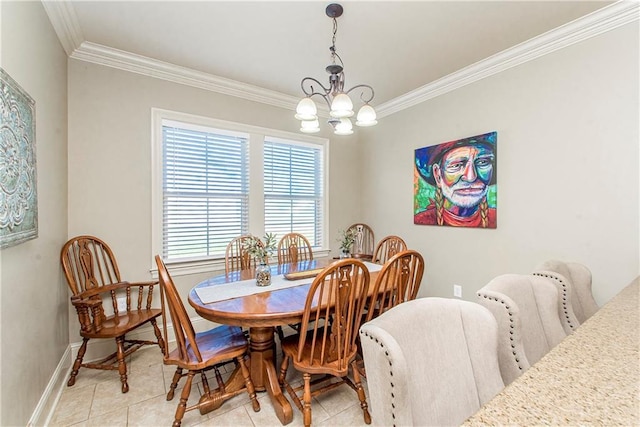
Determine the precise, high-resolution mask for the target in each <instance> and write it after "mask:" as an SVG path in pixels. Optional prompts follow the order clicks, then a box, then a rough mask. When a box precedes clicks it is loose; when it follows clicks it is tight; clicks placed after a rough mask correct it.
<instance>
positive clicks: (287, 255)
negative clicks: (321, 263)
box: [278, 233, 313, 264]
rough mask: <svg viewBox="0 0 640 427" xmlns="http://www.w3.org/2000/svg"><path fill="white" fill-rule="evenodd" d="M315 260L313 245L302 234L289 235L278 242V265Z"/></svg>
mask: <svg viewBox="0 0 640 427" xmlns="http://www.w3.org/2000/svg"><path fill="white" fill-rule="evenodd" d="M311 260H313V251H312V250H311V244H310V243H309V240H307V238H306V237H304V236H303V235H302V234H300V233H288V234H285V235H284V236H282V238H281V239H280V241H279V242H278V264H289V263H295V262H299V261H311Z"/></svg>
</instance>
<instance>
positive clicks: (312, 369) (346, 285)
mask: <svg viewBox="0 0 640 427" xmlns="http://www.w3.org/2000/svg"><path fill="white" fill-rule="evenodd" d="M368 290H369V271H368V270H367V268H366V267H365V266H364V264H363V263H362V262H361V261H359V260H357V259H355V258H349V259H343V260H340V261H336V262H334V263H332V264H330V265H329V266H328V267H326V268H325V269H324V270H323V271H322V272H321V273H320V274H318V275H317V276H316V278H315V279H314V281H313V283H312V284H311V286H310V288H309V292H308V294H307V299H306V303H305V306H304V311H303V316H302V322H301V328H300V331H304V332H302V333H300V334H297V335H292V336H288V337H286V338H284V339H283V340H282V342H281V347H282V353H283V360H282V365H281V367H280V376H279V378H278V381H279V383H280V385H281V386H282V387H284V389H285V390H287V393H288V394H289V395H290V396H291V399H292V400H293V402H294V404H295V405H296V407H297V408H298V409H299V410H300V411H302V414H303V421H304V425H305V426H310V425H311V398H312V397H314V396H317V395H318V394H320V393H324V392H327V391H329V390H333V389H334V388H336V387H337V386H339V385H342V384H347V385H349V386H350V387H351V388H352V389H353V390H355V391H356V393H357V395H358V399H359V400H360V407H361V408H362V412H363V416H364V421H365V423H367V424H370V423H371V416H370V415H369V410H368V406H367V400H366V396H365V392H364V389H363V387H362V382H361V378H360V374H359V373H358V369H357V368H356V364H355V361H356V354H357V343H356V338H357V336H358V329H359V328H360V325H361V323H362V313H363V309H364V304H365V299H366V296H367V292H368ZM290 364H291V365H293V368H294V369H295V370H297V371H299V372H301V373H302V378H303V381H304V382H303V384H302V385H300V386H298V387H295V388H294V387H293V386H292V385H291V384H289V382H288V381H287V375H286V374H287V370H288V368H289V366H290ZM350 368H351V369H350ZM349 370H351V372H352V374H353V381H351V379H350V378H349V377H348V374H349ZM312 375H316V376H317V375H322V376H323V377H322V379H321V380H320V381H319V382H318V381H313V382H312V381H311V377H312ZM312 386H313V390H312Z"/></svg>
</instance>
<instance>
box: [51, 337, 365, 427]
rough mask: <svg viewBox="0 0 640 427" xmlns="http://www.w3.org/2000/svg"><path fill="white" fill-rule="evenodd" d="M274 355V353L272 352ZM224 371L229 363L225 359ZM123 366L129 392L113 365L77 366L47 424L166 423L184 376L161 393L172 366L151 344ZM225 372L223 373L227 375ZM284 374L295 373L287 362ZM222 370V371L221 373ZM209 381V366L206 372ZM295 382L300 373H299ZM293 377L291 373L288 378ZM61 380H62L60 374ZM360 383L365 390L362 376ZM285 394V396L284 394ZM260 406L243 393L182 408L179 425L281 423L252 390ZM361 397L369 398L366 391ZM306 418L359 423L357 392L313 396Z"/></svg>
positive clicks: (297, 421)
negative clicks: (171, 393) (215, 404)
mask: <svg viewBox="0 0 640 427" xmlns="http://www.w3.org/2000/svg"><path fill="white" fill-rule="evenodd" d="M278 360H280V358H278ZM227 366H228V367H229V371H230V370H231V368H232V367H233V365H227ZM127 367H128V381H129V392H128V393H125V394H122V393H121V392H120V379H119V376H118V373H117V371H99V370H95V369H81V370H80V372H79V374H78V377H77V378H76V384H75V385H74V386H73V387H66V385H65V387H64V390H63V392H62V396H61V397H60V400H59V402H58V405H57V407H56V409H55V411H54V414H53V416H52V418H51V421H50V423H49V425H50V426H74V427H76V426H77V427H80V426H83V427H84V426H86V427H92V426H96V427H103V426H170V425H171V424H172V422H173V420H174V415H175V411H176V408H177V405H178V401H179V398H180V392H181V391H182V387H183V386H184V382H185V379H184V378H183V379H181V381H180V383H179V384H178V389H177V390H176V395H175V397H174V398H173V400H171V401H169V402H167V400H166V394H167V390H168V389H169V385H170V384H171V379H172V377H173V374H174V372H175V367H174V366H166V365H164V364H163V363H162V355H161V354H160V351H159V350H158V348H157V347H148V348H146V349H141V350H138V351H137V352H135V353H133V354H132V355H131V356H130V361H129V363H128V365H127ZM228 374H229V372H227V373H226V375H228ZM289 374H290V375H298V376H299V374H297V373H296V372H295V371H294V370H293V368H291V367H290V368H289ZM223 376H225V375H223ZM199 377H200V376H199V375H197V376H196V377H195V378H194V385H193V387H192V388H191V396H190V398H189V401H188V402H187V406H190V405H193V404H195V403H196V402H197V400H198V399H199V398H200V394H201V392H202V388H201V386H202V384H201V382H200V380H199ZM207 378H209V384H210V385H211V386H212V388H214V387H215V384H216V381H215V378H214V377H213V371H210V372H209V375H207ZM299 378H300V379H299V381H300V382H301V377H299ZM296 380H298V378H297V377H293V378H292V381H290V382H291V383H294V382H295V381H296ZM65 384H66V380H65ZM363 386H364V387H365V391H367V386H366V380H364V379H363ZM285 396H286V397H287V398H288V399H289V401H291V399H290V398H289V396H288V395H287V394H286V393H285ZM258 401H259V402H260V408H261V409H260V412H253V409H252V407H251V402H250V400H249V397H248V395H247V394H246V393H242V394H240V395H238V396H235V397H234V398H232V399H230V400H228V401H226V402H225V403H224V404H223V405H222V406H221V407H220V408H218V409H216V410H215V411H212V412H210V413H208V414H205V415H201V414H200V412H199V411H198V410H197V409H196V410H193V411H189V412H186V413H185V416H184V418H183V419H182V426H185V427H187V426H234V427H240V426H250V427H253V426H281V425H282V424H281V423H280V421H279V420H278V418H277V417H276V415H275V413H274V410H273V407H272V406H271V402H270V401H269V396H268V395H267V393H258ZM367 403H369V405H370V402H369V399H368V392H367ZM292 406H293V421H292V422H291V423H290V424H288V425H289V426H301V425H303V423H302V414H301V412H300V411H299V410H298V409H297V408H296V407H295V405H292ZM312 424H313V425H318V426H321V425H325V426H364V425H366V424H365V423H364V418H363V416H362V410H361V409H360V403H359V401H358V396H357V394H356V393H355V392H354V391H353V390H352V389H351V388H350V387H349V386H347V385H344V386H341V387H338V388H336V389H334V390H332V391H330V392H327V393H325V394H322V395H320V396H317V397H316V398H314V402H313V404H312Z"/></svg>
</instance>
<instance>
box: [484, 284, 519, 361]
mask: <svg viewBox="0 0 640 427" xmlns="http://www.w3.org/2000/svg"><path fill="white" fill-rule="evenodd" d="M477 295H478V296H479V297H482V298H485V299H489V300H490V301H497V302H499V303H500V304H502V305H503V306H504V308H505V309H506V310H507V313H509V323H511V324H510V325H509V328H510V329H511V330H510V331H509V341H511V349H512V350H511V353H513V357H514V359H515V360H516V364H517V365H518V369H520V370H521V371H522V370H523V369H522V366H520V359H518V357H517V355H516V351H515V350H516V346H515V345H514V343H513V329H514V326H513V322H514V320H513V313H512V312H511V311H510V310H509V306H508V305H507V303H506V302H504V301H502V300H501V299H498V298H492V297H490V296H487V295H482V294H481V293H479V292H478V293H477Z"/></svg>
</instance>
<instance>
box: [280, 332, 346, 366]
mask: <svg viewBox="0 0 640 427" xmlns="http://www.w3.org/2000/svg"><path fill="white" fill-rule="evenodd" d="M318 331H319V335H321V334H322V333H323V329H318ZM298 341H299V338H298V336H297V335H291V336H289V337H286V338H285V339H284V340H283V341H282V342H281V346H282V351H283V353H285V354H296V353H297V351H298ZM356 349H357V347H354V348H353V354H350V355H348V356H347V358H348V359H349V360H351V359H353V358H354V357H355V356H356V353H357V351H356ZM301 355H302V357H301V359H300V360H298V359H297V358H295V357H294V358H293V359H292V363H293V367H294V368H295V369H297V370H298V371H305V372H308V373H310V374H314V375H316V374H326V375H334V376H336V375H337V376H341V377H344V376H346V375H347V374H348V373H349V365H348V364H344V363H342V361H341V360H340V359H337V358H336V359H335V360H331V359H330V358H329V359H327V360H324V361H323V360H322V357H323V354H322V348H321V347H319V346H315V345H314V342H313V331H309V332H307V339H306V340H305V344H304V346H303V347H302V351H301Z"/></svg>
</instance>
